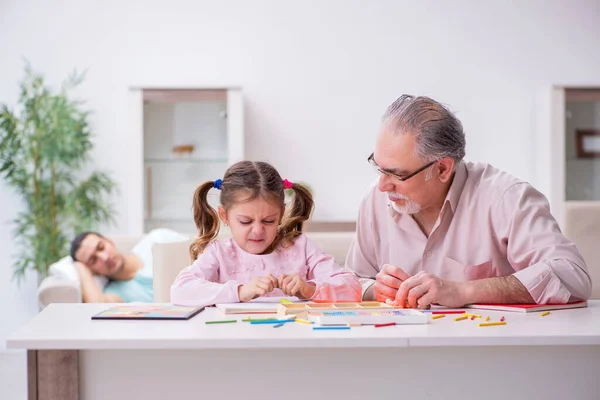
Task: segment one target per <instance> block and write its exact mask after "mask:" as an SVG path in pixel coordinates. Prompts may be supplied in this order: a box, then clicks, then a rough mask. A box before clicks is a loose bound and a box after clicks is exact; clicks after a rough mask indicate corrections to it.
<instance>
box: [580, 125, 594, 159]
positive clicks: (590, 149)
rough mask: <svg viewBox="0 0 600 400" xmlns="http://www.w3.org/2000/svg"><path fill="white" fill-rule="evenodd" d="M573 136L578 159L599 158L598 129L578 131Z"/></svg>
mask: <svg viewBox="0 0 600 400" xmlns="http://www.w3.org/2000/svg"><path fill="white" fill-rule="evenodd" d="M575 135H576V136H575V137H576V148H577V157H578V158H600V129H578V130H577V131H576V132H575Z"/></svg>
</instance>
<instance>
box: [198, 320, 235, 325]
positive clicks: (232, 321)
mask: <svg viewBox="0 0 600 400" xmlns="http://www.w3.org/2000/svg"><path fill="white" fill-rule="evenodd" d="M234 322H237V319H220V320H216V321H206V322H205V324H231V323H234Z"/></svg>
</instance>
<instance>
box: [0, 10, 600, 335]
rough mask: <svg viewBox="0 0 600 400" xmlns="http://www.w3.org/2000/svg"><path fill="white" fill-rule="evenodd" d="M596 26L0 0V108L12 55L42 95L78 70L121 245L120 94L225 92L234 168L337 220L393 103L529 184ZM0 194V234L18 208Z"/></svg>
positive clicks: (589, 15) (124, 119)
mask: <svg viewBox="0 0 600 400" xmlns="http://www.w3.org/2000/svg"><path fill="white" fill-rule="evenodd" d="M599 15H600V5H599V4H598V2H597V1H593V0H589V1H584V0H582V1H570V2H566V1H561V0H555V1H544V0H532V1H527V2H519V3H518V4H517V3H515V4H513V5H510V4H508V3H507V2H505V1H495V2H492V1H486V2H481V1H476V0H473V1H455V2H433V1H422V2H408V1H395V0H390V1H372V2H367V1H360V0H355V1H346V0H335V1H322V0H313V1H302V2H290V1H287V2H286V1H278V0H272V1H244V0H238V1H218V2H216V1H199V0H189V1H182V0H180V1H170V2H162V1H126V2H125V1H118V0H109V1H95V2H90V1H80V0H73V1H46V2H31V1H23V0H20V1H17V0H12V1H10V0H9V1H7V0H4V1H3V2H0V48H1V49H2V62H1V63H0V101H1V102H9V103H14V101H15V99H16V97H17V93H18V88H17V81H18V80H19V79H20V78H21V76H22V69H23V62H22V60H21V57H27V58H28V59H29V60H30V61H31V62H32V64H33V66H34V67H35V69H37V70H39V71H41V72H43V73H44V74H45V75H46V76H47V78H48V79H49V81H50V82H52V83H55V84H57V83H59V82H60V81H61V80H62V78H63V77H64V76H66V74H67V73H68V72H69V71H71V70H72V69H73V68H74V67H77V68H80V69H83V68H88V75H87V80H86V82H85V85H84V87H83V88H82V89H81V90H80V91H79V93H80V95H81V97H83V98H85V99H86V100H87V101H88V105H89V107H90V108H91V109H92V110H93V111H94V114H93V115H92V120H91V122H92V127H93V129H94V132H95V133H96V143H97V145H96V148H95V152H94V154H95V157H96V165H97V166H98V167H102V168H109V169H111V170H112V171H113V172H114V175H115V177H116V178H117V180H118V182H119V183H120V185H121V195H120V197H118V198H117V199H115V201H116V204H117V206H118V208H119V209H120V211H121V214H120V216H119V217H118V226H117V227H115V228H112V230H109V231H108V232H107V233H111V231H119V232H122V233H137V231H138V230H140V229H141V226H142V225H141V224H139V223H138V221H139V219H140V218H142V217H143V215H142V212H141V210H140V208H141V205H142V204H143V199H142V186H141V185H142V184H141V178H142V177H141V174H142V168H141V162H142V160H141V157H142V156H141V154H142V152H141V150H136V149H133V147H134V146H131V145H130V144H131V143H138V142H139V139H138V138H132V137H130V136H128V135H129V132H128V129H129V127H130V126H132V124H131V121H130V120H129V119H128V115H127V110H128V104H129V103H128V102H129V101H130V97H128V87H130V86H132V85H133V86H140V85H148V86H150V85H152V86H155V85H165V86H188V85H189V86H196V87H198V86H213V87H228V86H241V87H242V88H243V92H244V96H245V113H246V122H245V129H246V133H247V141H246V143H247V146H246V150H247V155H248V157H249V158H251V159H258V158H261V159H265V160H268V161H270V162H272V163H273V164H274V165H276V166H277V167H278V168H279V169H280V172H281V173H282V175H283V176H285V177H286V178H288V179H290V180H304V181H307V182H308V183H309V184H310V185H311V186H312V187H313V188H314V190H315V193H316V199H315V200H316V205H317V206H316V211H315V218H316V219H329V220H351V219H354V217H355V214H356V210H357V207H358V204H359V201H360V198H361V196H362V195H363V193H364V191H365V188H366V187H367V185H368V184H369V182H370V181H371V180H372V179H373V178H374V175H373V173H372V171H371V170H370V169H369V168H368V166H367V163H366V158H367V156H368V154H369V153H370V152H371V151H372V148H373V144H374V140H375V134H376V131H377V127H378V121H379V118H380V116H381V114H382V113H383V111H384V110H385V108H386V106H387V105H388V104H389V103H391V102H392V101H393V100H394V99H395V98H396V97H398V96H399V95H400V94H402V93H412V94H424V95H429V96H432V97H434V98H435V99H438V100H440V101H442V102H445V103H448V104H450V105H451V106H452V107H453V109H454V110H456V112H457V115H458V117H459V118H460V119H461V120H462V121H463V123H464V125H465V129H466V132H467V157H468V158H469V159H471V160H483V161H488V162H491V163H493V164H495V165H496V166H498V167H500V168H503V169H506V170H508V171H510V172H512V173H514V174H516V175H518V176H520V177H522V178H524V179H528V180H531V181H532V182H533V183H536V180H540V176H541V177H543V175H540V173H541V174H543V173H544V171H543V169H542V168H539V167H536V158H535V157H536V156H535V153H536V144H535V143H534V141H535V135H534V130H535V128H536V126H537V125H536V124H537V123H538V121H537V119H536V112H537V111H536V110H537V107H538V106H537V103H536V102H537V101H538V100H539V99H538V98H537V97H536V96H537V94H538V93H539V91H540V90H542V89H548V88H549V87H550V85H552V84H554V83H559V84H591V83H595V84H596V85H598V83H599V78H598V71H600V52H599V51H598V46H597V44H598V43H599V42H600V24H598V16H599ZM119 143H121V145H118V144H119ZM122 143H125V145H123V144H122ZM536 168H537V169H536ZM540 171H541V172H540ZM0 189H1V192H0V204H2V207H0V221H5V220H7V219H10V218H12V216H13V215H14V212H15V211H14V209H15V207H16V206H17V205H18V200H17V199H16V198H15V196H14V195H12V194H11V193H9V192H7V191H6V189H5V186H3V184H2V183H0ZM543 189H545V188H543ZM5 204H7V205H8V206H5ZM8 229H9V228H8V227H7V226H5V225H2V226H1V227H0V238H2V239H3V241H2V242H1V244H0V277H1V279H2V282H3V283H2V285H3V286H4V287H6V289H7V290H3V291H2V292H1V293H0V315H3V319H2V331H1V332H0V334H1V333H6V332H9V331H11V330H12V329H14V328H15V327H16V326H17V325H18V324H19V323H20V322H21V321H22V320H24V319H25V316H24V315H25V314H27V313H29V314H31V312H33V307H31V305H32V304H33V300H32V297H33V296H34V292H33V285H32V284H31V283H29V284H28V286H27V289H26V290H23V291H18V290H17V289H15V288H14V287H13V285H12V284H8V283H6V282H5V280H6V279H7V277H8V276H9V274H10V260H11V259H10V255H11V254H12V253H13V250H14V249H13V242H12V241H11V240H10V236H9V230H8ZM23 304H27V305H28V306H23Z"/></svg>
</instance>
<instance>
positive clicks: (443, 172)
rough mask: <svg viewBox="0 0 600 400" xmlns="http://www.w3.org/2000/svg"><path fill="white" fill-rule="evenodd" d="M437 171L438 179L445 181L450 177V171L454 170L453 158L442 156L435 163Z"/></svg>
mask: <svg viewBox="0 0 600 400" xmlns="http://www.w3.org/2000/svg"><path fill="white" fill-rule="evenodd" d="M436 168H437V171H438V179H439V180H440V181H441V182H443V183H446V182H448V181H449V180H450V179H451V178H452V171H454V159H452V158H451V157H445V158H442V159H441V160H440V161H438V163H437V165H436Z"/></svg>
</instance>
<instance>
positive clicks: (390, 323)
mask: <svg viewBox="0 0 600 400" xmlns="http://www.w3.org/2000/svg"><path fill="white" fill-rule="evenodd" d="M394 325H396V323H395V322H388V323H387V324H375V328H383V327H384V326H394Z"/></svg>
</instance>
